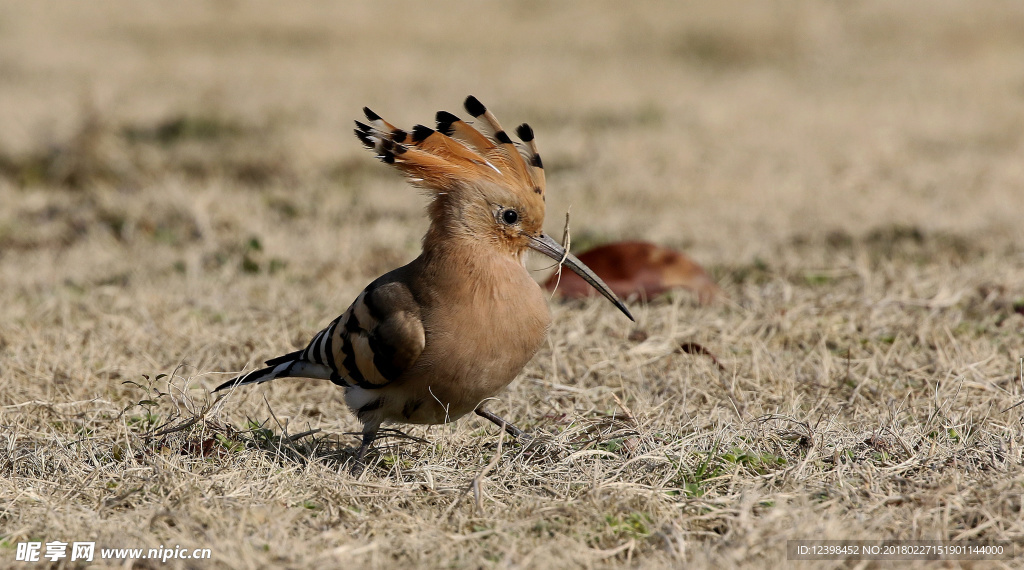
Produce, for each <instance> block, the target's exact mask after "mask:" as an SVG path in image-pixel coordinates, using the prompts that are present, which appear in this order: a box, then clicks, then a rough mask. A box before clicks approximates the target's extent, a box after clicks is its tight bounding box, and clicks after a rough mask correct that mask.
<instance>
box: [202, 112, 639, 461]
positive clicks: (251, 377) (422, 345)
mask: <svg viewBox="0 0 1024 570" xmlns="http://www.w3.org/2000/svg"><path fill="white" fill-rule="evenodd" d="M465 108H466V111H467V112H468V113H469V114H470V115H472V116H473V117H474V118H476V119H478V121H476V122H475V123H476V124H478V125H480V126H481V127H482V130H483V131H484V132H481V130H478V129H477V128H475V127H474V126H471V125H470V124H469V123H467V122H465V121H462V120H460V119H459V118H458V117H456V116H455V115H453V114H451V113H448V112H445V111H440V112H438V113H437V116H436V121H437V129H436V130H435V129H431V128H429V127H426V126H423V125H416V126H415V127H413V128H412V130H411V131H405V130H402V129H399V128H396V127H395V126H393V125H392V124H391V123H388V122H386V121H384V120H383V119H382V118H381V117H380V116H379V115H377V114H376V113H374V112H373V111H371V110H370V109H368V108H363V112H364V113H365V115H366V118H367V121H368V123H362V122H359V121H356V127H357V128H356V129H355V134H356V136H357V137H358V138H359V140H360V141H361V142H362V143H363V144H364V145H365V146H366V147H367V148H369V149H372V150H373V151H374V153H376V155H377V158H379V159H380V160H382V161H383V162H385V163H386V164H390V165H392V166H394V167H395V168H397V169H398V170H399V171H401V172H402V173H403V174H404V175H405V176H406V177H408V179H409V181H410V182H411V183H412V184H413V185H415V186H417V187H419V188H421V189H423V190H424V191H426V193H427V194H428V196H429V197H430V202H429V206H428V208H427V213H428V215H429V217H430V227H429V229H428V230H427V233H426V235H425V236H424V237H423V251H422V253H420V255H419V257H417V258H416V259H414V260H413V261H412V262H410V263H409V264H408V265H405V266H403V267H399V268H398V269H395V270H393V271H390V272H388V273H386V274H384V275H382V276H381V277H378V278H377V279H376V280H374V281H373V282H372V283H370V284H369V285H368V286H367V287H366V288H365V289H363V291H362V293H360V294H359V296H358V297H356V299H355V301H354V302H353V303H352V305H351V306H350V307H349V308H348V309H347V310H346V311H345V312H344V313H343V314H342V315H341V316H340V317H338V318H336V319H334V320H333V321H331V323H330V324H329V325H327V327H326V328H325V329H323V330H322V331H320V332H319V333H317V334H316V335H315V336H314V337H313V340H312V341H311V342H310V343H309V345H308V346H307V347H306V348H304V349H302V350H298V351H295V352H292V353H289V354H285V355H283V356H279V357H277V358H272V359H270V360H268V361H266V368H262V369H259V370H255V371H253V372H249V373H247V374H243V375H241V376H238V377H237V378H235V379H233V380H230V381H228V382H225V383H224V384H222V385H220V386H218V387H217V388H216V390H214V391H218V390H223V389H225V388H230V387H233V386H239V385H243V384H257V383H261V382H267V381H270V380H274V379H277V378H290V377H301V378H320V379H324V380H330V381H331V382H333V383H334V384H336V385H338V386H340V387H342V388H343V389H344V390H345V394H344V397H345V403H346V405H347V406H348V408H349V409H350V410H351V411H352V412H353V413H354V414H355V415H356V417H357V418H358V419H359V421H360V422H362V424H363V430H362V434H363V436H362V444H361V445H360V447H359V449H358V450H357V452H356V465H360V464H361V463H362V460H363V458H364V457H365V455H366V452H367V450H368V449H369V448H370V446H371V444H372V443H373V440H374V438H375V437H376V436H377V432H378V430H379V428H380V426H381V425H382V424H383V423H385V422H387V423H409V424H440V423H447V422H450V421H454V420H456V419H458V418H460V417H462V416H464V415H466V414H468V413H469V412H474V411H475V412H476V413H477V414H478V415H480V416H482V417H484V418H486V419H488V420H490V421H491V422H493V423H495V424H497V425H498V426H502V427H504V428H505V430H506V431H508V432H509V433H511V434H513V435H515V436H521V435H523V432H522V431H520V430H519V429H518V428H516V427H515V426H513V425H512V424H510V423H508V422H506V421H505V420H503V419H501V418H500V417H498V416H496V415H494V414H492V413H490V412H488V411H487V410H486V409H484V408H482V407H481V403H482V402H484V401H485V400H486V399H488V398H490V397H492V396H494V395H495V394H497V393H498V392H500V391H501V390H503V389H504V388H505V387H506V386H508V385H509V384H510V383H511V382H512V380H514V379H515V377H516V376H517V375H518V374H519V372H520V371H522V369H523V367H524V366H525V365H526V363H527V362H529V361H530V359H531V358H532V357H533V355H534V354H535V353H536V352H537V350H538V349H539V348H540V345H541V343H542V342H543V341H544V338H545V336H546V335H547V330H548V326H549V325H550V323H551V312H550V309H549V307H548V301H547V299H546V295H545V294H544V292H543V289H542V288H541V287H540V286H539V285H538V284H537V282H536V281H534V280H533V278H532V277H531V276H530V274H529V273H528V272H527V270H526V266H525V259H524V257H525V254H526V252H527V250H530V249H532V250H535V251H538V252H540V253H542V254H544V255H546V256H548V257H550V258H551V259H554V260H556V261H558V262H560V263H562V264H564V266H566V267H568V268H569V269H571V270H572V271H574V272H575V273H576V274H578V275H579V276H580V277H582V278H583V280H584V281H586V282H587V283H589V284H590V285H591V286H593V287H594V288H596V289H597V290H598V291H600V292H601V294H602V295H604V296H605V297H606V298H607V299H608V300H610V301H611V302H612V303H614V304H615V306H616V307H618V309H619V310H620V311H622V312H623V313H624V314H625V315H626V316H627V317H629V319H630V320H633V316H632V315H631V314H630V313H629V310H628V309H627V308H626V306H625V305H624V304H623V303H622V301H621V300H619V298H618V297H616V296H615V294H614V293H613V292H612V291H611V290H610V289H609V288H608V286H607V285H605V284H604V282H603V281H601V279H600V278H598V277H597V276H596V275H595V274H594V272H593V271H591V270H590V269H589V268H587V267H586V266H585V265H584V264H583V263H581V262H580V261H579V260H578V259H576V257H574V256H573V255H571V254H569V253H568V252H566V251H565V249H564V248H563V247H562V246H561V245H559V243H558V242H556V241H555V240H553V239H552V238H551V237H549V236H547V235H546V234H545V233H544V232H543V225H544V201H545V180H544V169H543V165H542V162H541V158H540V154H538V152H537V145H536V143H535V142H534V140H533V129H531V128H530V126H529V125H527V124H525V123H524V124H522V125H520V126H519V128H517V129H516V134H517V135H518V137H519V138H520V139H521V140H522V145H517V144H516V143H513V142H512V139H511V138H510V137H509V136H508V134H507V133H506V132H505V131H504V130H503V129H502V128H501V125H500V124H499V123H498V120H497V119H496V118H495V117H494V114H492V113H491V112H490V111H488V110H487V108H486V107H484V105H483V104H481V103H480V101H479V100H477V99H476V98H475V97H473V96H470V97H468V98H467V99H466V101H465ZM485 133H486V134H485Z"/></svg>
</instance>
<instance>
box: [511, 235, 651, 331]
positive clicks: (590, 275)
mask: <svg viewBox="0 0 1024 570" xmlns="http://www.w3.org/2000/svg"><path fill="white" fill-rule="evenodd" d="M530 249H533V250H535V251H539V252H541V253H543V254H544V255H546V256H548V257H550V258H551V259H554V260H555V261H562V259H563V258H565V262H564V264H565V265H566V266H567V267H568V268H569V269H572V270H573V273H575V274H576V275H579V276H580V277H582V278H583V280H584V281H586V282H587V283H590V285H591V286H592V287H593V288H594V289H597V290H598V292H600V293H601V294H602V295H604V297H605V298H606V299H608V300H609V301H611V302H612V304H614V305H615V306H616V307H618V308H619V310H620V311H622V313H623V314H624V315H626V316H627V317H629V320H631V321H633V322H636V319H634V318H633V315H631V314H630V313H629V309H627V308H626V305H624V304H622V301H620V300H619V298H618V297H616V296H615V293H612V290H611V289H609V288H608V286H607V285H605V283H604V281H601V278H600V277H598V276H597V275H596V274H594V272H593V271H591V270H590V268H589V267H587V266H586V265H584V264H583V262H582V261H580V260H579V259H576V256H575V255H573V254H571V253H566V251H565V248H563V247H562V246H561V245H560V244H559V243H558V242H557V241H555V240H553V239H551V237H550V236H548V235H547V234H540V235H539V236H537V237H533V236H531V237H530Z"/></svg>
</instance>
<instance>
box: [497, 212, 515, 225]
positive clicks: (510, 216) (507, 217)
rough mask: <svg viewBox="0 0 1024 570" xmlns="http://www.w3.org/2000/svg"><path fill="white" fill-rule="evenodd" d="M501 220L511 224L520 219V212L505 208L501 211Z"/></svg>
mask: <svg viewBox="0 0 1024 570" xmlns="http://www.w3.org/2000/svg"><path fill="white" fill-rule="evenodd" d="M501 221H503V222H505V223H506V224H508V225H510V226H511V225H513V224H515V223H516V222H518V221H519V213H518V212H516V211H515V210H505V211H504V212H502V213H501Z"/></svg>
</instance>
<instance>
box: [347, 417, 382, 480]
mask: <svg viewBox="0 0 1024 570" xmlns="http://www.w3.org/2000/svg"><path fill="white" fill-rule="evenodd" d="M376 438H377V427H372V428H366V430H365V431H363V442H362V445H360V446H359V449H357V450H356V457H355V462H354V463H353V464H352V475H353V476H355V477H358V476H359V475H360V474H362V472H363V469H365V468H366V464H365V463H363V458H365V457H366V452H367V451H369V450H370V445H372V444H373V440H374V439H376Z"/></svg>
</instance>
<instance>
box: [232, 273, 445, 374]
mask: <svg viewBox="0 0 1024 570" xmlns="http://www.w3.org/2000/svg"><path fill="white" fill-rule="evenodd" d="M425 344H426V336H425V334H424V330H423V322H422V320H421V318H420V309H419V305H417V304H416V302H415V301H414V299H413V297H412V294H411V293H410V292H409V289H408V287H406V286H405V285H403V284H402V283H398V282H393V281H392V282H385V283H379V282H375V283H373V284H371V285H370V286H369V287H367V288H366V289H365V290H364V291H363V292H362V293H360V294H359V297H357V298H356V300H355V302H353V303H352V306H350V307H349V308H348V310H346V311H345V313H344V314H342V315H341V316H340V317H338V318H337V319H335V320H334V321H332V322H331V324H329V325H327V328H325V329H323V330H322V331H320V332H319V333H317V334H316V336H314V337H313V340H312V341H311V342H310V343H309V345H308V346H307V347H306V348H305V349H303V350H299V351H296V352H292V353H290V354H286V355H284V356H279V357H277V358H273V359H271V360H268V361H267V362H266V364H267V367H266V368H262V369H260V370H255V371H253V372H249V373H248V374H244V375H242V376H239V377H238V378H235V379H233V380H230V381H228V382H225V383H224V384H222V385H220V386H218V387H217V388H216V389H215V390H214V391H217V390H222V389H225V388H229V387H231V386H237V385H241V384H254V383H260V382H267V381H269V380H274V379H275V378H288V377H303V378H323V379H325V380H330V381H331V382H334V383H335V384H338V385H340V386H358V387H360V388H365V389H374V388H381V387H383V386H386V385H387V384H390V383H391V382H394V381H395V380H397V379H398V378H399V377H400V376H401V375H402V374H404V373H405V371H406V370H408V369H409V368H410V367H411V366H412V365H413V363H415V362H416V359H417V358H419V356H420V353H422V352H423V347H424V346H425Z"/></svg>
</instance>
